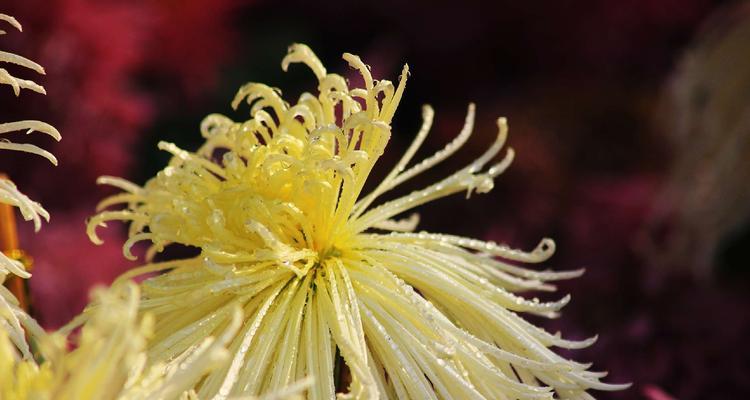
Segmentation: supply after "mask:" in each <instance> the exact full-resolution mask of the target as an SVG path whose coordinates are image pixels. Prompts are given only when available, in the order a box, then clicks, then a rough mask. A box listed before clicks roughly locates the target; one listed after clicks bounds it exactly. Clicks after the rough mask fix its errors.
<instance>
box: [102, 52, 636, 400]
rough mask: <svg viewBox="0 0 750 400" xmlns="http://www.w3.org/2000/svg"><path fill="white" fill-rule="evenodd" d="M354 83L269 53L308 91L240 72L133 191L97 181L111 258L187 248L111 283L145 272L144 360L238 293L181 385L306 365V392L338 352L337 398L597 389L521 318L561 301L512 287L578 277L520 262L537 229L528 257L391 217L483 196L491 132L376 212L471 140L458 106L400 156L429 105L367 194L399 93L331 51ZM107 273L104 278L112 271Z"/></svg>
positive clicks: (323, 380) (206, 326)
mask: <svg viewBox="0 0 750 400" xmlns="http://www.w3.org/2000/svg"><path fill="white" fill-rule="evenodd" d="M343 58H344V60H346V61H347V62H348V63H349V65H350V66H352V67H353V68H355V69H356V70H358V71H359V73H360V74H361V75H362V78H363V80H364V88H353V89H350V88H349V87H348V85H347V82H346V80H345V79H344V78H343V77H341V76H339V75H336V74H329V73H327V71H326V69H325V68H324V67H323V65H322V64H321V62H320V61H319V60H318V58H317V57H316V56H315V55H314V54H313V53H312V51H311V50H310V49H309V48H308V47H306V46H304V45H299V44H298V45H293V46H292V47H291V48H290V50H289V53H288V54H287V56H286V57H285V58H284V60H283V61H282V68H283V69H284V70H286V69H287V67H288V66H289V65H290V64H292V63H304V64H306V65H307V66H308V67H309V68H310V69H311V70H312V72H313V73H314V74H315V76H316V77H317V79H318V94H317V95H315V94H311V93H304V94H302V95H301V96H300V98H299V100H298V102H297V103H296V104H295V105H290V104H287V103H286V102H284V100H282V98H281V96H280V93H279V91H278V90H276V89H273V88H271V87H269V86H266V85H263V84H259V83H250V84H247V85H245V86H243V87H242V88H241V89H240V90H239V92H238V93H237V96H236V97H235V99H234V101H233V102H232V106H233V107H234V108H237V107H238V106H239V105H240V103H241V102H243V101H246V102H247V103H248V104H249V105H250V119H249V120H247V121H244V122H235V121H232V120H231V119H229V118H227V117H225V116H222V115H210V116H208V117H207V118H206V119H205V120H204V121H203V123H202V125H201V132H202V135H203V137H204V138H205V139H206V141H205V144H203V145H202V146H201V147H200V148H199V149H198V150H197V151H196V152H189V151H185V150H182V149H179V148H177V147H176V146H175V145H173V144H171V143H164V142H162V143H160V144H159V147H160V148H161V149H163V150H166V151H168V152H170V153H172V154H173V158H172V159H171V161H170V163H169V165H168V166H167V167H166V168H165V169H164V170H162V171H161V172H159V173H158V174H157V176H156V177H155V178H153V179H151V180H149V181H148V182H147V183H146V184H145V185H144V186H143V187H139V186H137V185H135V184H132V183H130V182H127V181H125V180H122V179H119V178H112V177H103V178H101V179H100V183H104V184H110V185H114V186H117V187H119V188H121V189H123V191H124V192H123V193H121V194H117V195H114V196H112V197H110V198H107V199H105V200H104V201H102V203H101V204H100V208H101V210H104V209H106V208H108V207H110V206H113V205H117V204H124V205H126V208H125V209H122V210H119V211H101V212H100V213H99V214H97V215H96V216H95V217H93V218H92V219H91V220H90V221H89V225H88V228H89V235H90V236H91V239H92V240H93V241H94V242H97V243H98V242H100V240H99V239H98V238H97V236H96V232H95V230H96V227H97V226H100V225H104V224H105V223H106V222H107V221H112V220H125V221H130V232H129V233H130V239H129V240H128V241H127V242H126V244H125V246H124V253H125V255H126V256H127V257H131V258H132V254H131V252H130V249H131V247H132V246H133V244H134V243H135V242H137V241H142V240H148V241H151V242H152V246H151V247H150V249H149V251H148V252H147V256H149V257H150V256H152V255H153V254H155V253H156V252H158V251H160V250H162V249H163V248H164V246H166V245H168V244H171V243H179V244H182V245H189V246H194V247H197V248H199V249H200V250H201V252H200V255H199V256H197V257H195V258H190V259H181V260H175V261H168V262H161V263H150V264H147V265H144V266H142V267H140V268H137V269H134V270H132V271H129V272H128V273H126V274H125V275H123V276H122V277H121V278H120V282H122V281H124V280H127V279H128V278H131V277H134V276H138V275H142V274H146V273H153V272H161V274H159V275H157V276H154V277H151V278H149V279H147V280H145V281H144V282H143V284H142V286H143V297H144V299H143V302H142V303H141V310H142V311H144V312H149V313H151V314H153V316H154V318H155V320H154V321H155V322H154V332H155V333H154V339H153V341H152V342H151V343H150V345H149V358H150V359H152V360H154V361H156V362H161V361H165V360H171V359H173V358H175V357H180V356H181V355H182V354H184V353H185V352H186V351H189V350H190V349H191V348H192V347H193V346H194V345H195V343H197V342H199V341H200V340H202V339H203V338H204V337H206V336H209V335H213V334H214V332H216V331H217V330H220V329H222V327H223V326H225V325H226V324H227V323H228V321H229V319H230V317H231V310H232V307H234V306H235V305H236V304H239V305H240V307H241V308H242V310H243V314H244V315H245V323H244V325H243V326H242V328H241V329H240V331H239V333H238V334H237V336H236V337H234V339H233V340H232V342H231V343H230V345H229V350H230V352H231V354H232V360H231V362H230V363H229V364H228V365H227V366H226V367H224V368H222V369H219V370H216V371H213V372H211V373H210V374H209V375H208V376H207V377H206V378H205V379H204V380H203V381H202V382H201V383H200V385H199V386H198V387H197V388H196V391H197V393H198V395H199V396H201V397H207V398H208V397H212V398H217V399H221V398H226V397H228V396H237V395H247V394H261V393H265V392H268V391H272V390H276V389H278V388H282V387H284V386H286V385H288V384H289V383H291V382H294V381H296V380H299V379H301V378H303V377H305V376H313V377H314V378H315V385H314V387H313V388H311V390H310V391H309V392H308V396H309V398H312V399H331V398H334V397H335V396H336V391H337V385H338V386H341V382H337V378H338V373H337V367H336V365H337V362H336V360H337V359H338V358H339V357H340V358H342V359H343V360H344V362H345V363H346V366H348V368H349V370H350V372H351V382H348V383H349V384H348V390H347V393H345V394H339V396H342V397H346V398H349V397H351V398H357V399H375V398H400V399H408V398H416V399H437V398H461V399H468V398H472V399H483V398H487V399H502V398H519V399H520V398H523V399H527V398H533V399H541V398H543V399H548V398H553V397H554V396H558V397H560V398H590V395H588V394H587V393H586V390H587V389H590V388H593V389H600V390H613V389H619V388H622V387H624V386H622V385H610V384H605V383H601V382H600V381H599V378H600V377H602V376H603V375H604V374H603V373H598V372H590V371H587V368H588V365H584V364H579V363H576V362H573V361H569V360H567V359H565V358H563V357H560V356H558V355H557V354H555V353H554V352H553V351H552V350H551V349H550V348H551V347H561V348H580V347H584V346H587V345H589V344H591V343H593V339H591V340H584V341H569V340H565V339H562V338H561V337H560V336H559V335H555V334H550V333H548V332H545V331H544V330H542V329H540V328H538V327H536V326H534V325H532V324H530V323H529V322H527V321H525V320H524V319H523V318H522V317H521V315H520V314H521V313H529V314H534V315H541V316H548V317H552V316H555V315H556V314H557V312H558V310H559V309H560V308H561V307H563V306H564V305H565V304H566V303H567V301H568V297H565V298H563V299H562V300H560V301H555V302H550V303H543V302H539V301H538V300H527V299H525V298H523V297H521V296H519V295H518V294H517V292H522V291H529V290H552V289H553V288H554V286H552V285H551V284H550V283H549V282H550V281H554V280H558V279H565V278H570V277H575V276H578V275H579V274H580V273H581V271H573V272H550V271H542V272H539V271H535V270H531V269H527V268H524V267H521V266H518V265H517V264H518V263H538V262H541V261H544V260H545V259H547V258H548V257H549V256H550V255H551V254H552V252H553V251H554V243H553V242H552V241H551V240H548V239H545V240H543V241H542V242H541V243H540V245H539V246H538V247H537V248H536V249H534V250H533V251H531V252H523V251H519V250H514V249H510V248H508V247H506V246H502V245H497V244H494V243H491V242H483V241H480V240H475V239H469V238H463V237H457V236H452V235H444V234H434V233H426V232H422V233H413V231H414V230H415V228H416V224H417V218H416V217H414V216H413V217H411V218H407V219H401V220H396V219H394V218H396V217H398V216H399V215H402V214H404V213H406V212H408V211H410V210H411V209H413V208H415V207H417V206H419V205H421V204H424V203H426V202H429V201H432V200H435V199H438V198H440V197H443V196H447V195H450V194H454V193H459V192H466V193H467V194H470V193H472V192H473V191H476V192H479V193H484V192H487V191H489V190H490V189H492V187H493V178H495V177H497V176H498V175H499V174H500V173H502V172H503V171H504V170H505V169H506V167H508V165H509V164H510V162H511V160H512V158H513V152H512V150H508V151H507V152H506V153H505V156H504V158H502V159H501V160H500V161H499V162H497V163H494V164H491V161H492V160H493V159H494V158H495V156H496V155H497V154H498V153H499V152H500V151H501V149H502V147H503V144H504V141H505V138H506V134H507V125H506V122H505V119H503V118H501V119H499V120H498V127H499V133H498V135H497V140H496V141H495V142H494V143H493V144H492V145H491V146H490V147H489V149H488V150H487V151H486V152H485V153H484V154H482V155H481V156H480V157H479V158H477V159H476V160H475V161H474V162H472V163H471V164H470V165H468V166H466V167H465V168H463V169H461V170H459V171H457V172H456V173H454V174H452V175H450V176H449V177H447V178H445V179H443V180H441V181H439V182H437V183H435V184H433V185H430V186H428V187H426V188H424V189H421V190H417V191H414V192H412V193H411V194H409V195H407V196H405V197H401V198H397V199H395V200H392V201H387V202H384V203H382V204H380V205H377V206H374V207H373V206H372V205H373V204H376V202H377V200H378V199H379V197H380V196H381V195H383V194H384V193H386V192H388V191H390V190H391V189H393V188H394V187H396V186H398V185H400V184H402V183H404V182H406V181H408V180H409V179H411V178H413V177H415V176H417V175H419V174H420V173H422V172H424V171H425V170H427V169H428V168H430V167H432V166H434V165H435V164H438V163H439V162H441V161H443V160H445V159H446V158H448V157H449V156H450V155H452V154H453V153H454V152H455V151H456V150H458V149H459V148H460V147H461V146H462V145H463V144H464V143H465V142H466V140H467V139H468V138H469V136H470V134H471V132H472V128H473V122H474V108H473V106H470V107H469V112H468V116H467V118H466V123H465V126H464V128H463V129H462V131H461V132H460V134H459V135H458V136H457V138H456V139H455V140H453V141H452V142H451V143H449V144H448V145H447V146H446V147H445V148H444V149H443V150H441V151H439V152H437V153H436V154H435V155H433V156H431V157H429V158H427V159H425V160H423V161H421V162H419V163H416V164H415V165H414V166H412V167H408V165H409V164H410V162H411V160H412V157H413V156H414V154H415V153H416V151H417V149H418V148H419V147H420V145H421V144H422V142H423V141H424V140H425V137H426V136H427V133H428V131H429V129H430V125H431V122H432V117H433V112H432V109H430V108H429V107H425V109H424V123H423V126H422V127H421V129H420V131H419V133H418V134H417V137H416V139H415V140H414V142H413V144H412V145H411V146H410V147H409V148H408V150H407V151H406V153H405V154H404V155H403V157H402V158H401V160H400V161H399V162H398V164H397V165H396V167H395V168H394V169H393V170H392V171H391V172H390V173H389V174H388V175H387V176H386V178H385V179H384V180H383V181H382V182H380V184H379V185H378V186H377V187H376V188H375V189H374V191H372V192H371V193H369V194H367V195H363V194H362V190H363V187H364V184H365V180H366V179H367V176H368V175H369V173H370V171H371V170H372V168H373V167H374V165H375V163H376V162H377V160H378V158H379V157H380V156H381V155H382V154H383V151H384V149H385V147H386V144H387V143H388V140H389V138H390V135H391V126H390V123H391V119H392V117H393V115H394V112H395V111H396V107H397V106H398V103H399V100H400V99H401V95H402V93H403V91H404V87H405V84H406V79H407V75H408V67H406V66H405V67H404V70H403V73H402V75H401V77H400V79H399V82H398V84H396V85H394V84H393V83H391V82H389V81H387V80H380V81H376V80H374V79H373V78H372V77H371V75H370V71H369V68H368V67H367V66H366V65H365V64H364V63H363V62H362V61H361V60H360V59H359V57H357V56H354V55H352V54H344V56H343ZM115 284H118V283H115Z"/></svg>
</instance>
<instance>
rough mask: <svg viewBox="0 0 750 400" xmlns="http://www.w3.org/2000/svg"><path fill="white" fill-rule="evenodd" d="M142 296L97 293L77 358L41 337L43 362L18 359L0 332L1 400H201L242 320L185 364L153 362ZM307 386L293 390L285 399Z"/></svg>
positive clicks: (130, 291)
mask: <svg viewBox="0 0 750 400" xmlns="http://www.w3.org/2000/svg"><path fill="white" fill-rule="evenodd" d="M139 301H140V293H139V290H138V287H137V286H136V285H135V284H133V283H126V284H124V285H121V286H119V287H118V288H115V289H111V290H98V291H97V292H96V293H95V302H94V304H96V305H94V306H92V308H90V309H89V313H90V318H89V320H88V322H87V323H86V324H85V325H84V326H83V328H82V330H81V332H80V335H79V337H78V339H77V345H76V347H75V349H73V350H72V351H68V350H67V340H66V337H65V336H63V335H60V334H52V335H50V336H43V337H41V338H40V339H39V342H38V344H39V346H40V350H41V353H42V354H43V357H44V358H45V360H44V362H43V363H42V364H41V365H38V364H37V363H36V362H35V361H34V360H28V359H27V360H24V359H22V358H20V356H19V354H18V353H17V351H16V350H15V349H14V347H13V346H12V345H11V343H10V342H9V340H8V336H7V334H6V332H5V331H4V330H0V371H2V373H0V399H4V400H22V399H39V400H47V399H49V400H109V399H123V400H135V399H139V400H140V399H142V400H146V399H148V400H152V399H153V400H159V399H178V398H182V399H188V398H189V399H195V398H197V396H196V395H195V393H194V392H193V391H192V388H193V387H194V386H195V385H196V384H197V382H199V381H200V379H201V378H202V377H203V375H205V374H206V373H207V372H208V371H210V370H212V369H215V368H217V367H220V366H222V365H223V364H225V363H226V362H227V361H228V360H229V353H228V352H227V350H226V349H225V347H224V346H226V344H227V343H228V342H229V340H230V338H232V337H233V336H234V335H235V334H236V333H237V331H238V329H239V327H240V324H241V320H242V313H241V312H240V311H239V309H234V311H232V314H231V317H230V319H229V324H228V326H227V327H226V328H225V329H224V331H223V332H222V333H221V334H220V335H219V336H218V337H215V338H214V337H208V338H205V339H203V340H201V341H200V342H197V343H195V344H194V346H192V347H191V348H190V349H189V350H188V351H187V352H185V353H183V354H181V355H180V357H178V358H175V359H173V360H170V361H168V362H163V363H149V362H148V359H147V355H146V351H145V350H146V343H147V341H148V338H149V337H150V336H151V330H152V326H153V320H152V318H151V317H150V316H149V315H148V314H147V315H145V316H139V315H138V303H139ZM307 384H309V382H301V384H298V385H297V386H295V387H292V388H291V389H292V390H291V391H290V390H289V388H288V389H287V391H286V392H285V394H286V395H292V394H295V393H294V392H295V391H296V392H299V391H301V390H303V389H304V387H305V385H307Z"/></svg>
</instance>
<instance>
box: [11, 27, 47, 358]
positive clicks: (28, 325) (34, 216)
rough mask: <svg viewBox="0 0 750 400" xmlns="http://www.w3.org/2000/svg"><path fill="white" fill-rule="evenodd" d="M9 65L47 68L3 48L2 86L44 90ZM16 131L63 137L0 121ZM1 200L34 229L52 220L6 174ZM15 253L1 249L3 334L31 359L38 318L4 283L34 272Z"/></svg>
mask: <svg viewBox="0 0 750 400" xmlns="http://www.w3.org/2000/svg"><path fill="white" fill-rule="evenodd" d="M0 23H6V24H8V25H10V26H11V27H12V28H14V29H17V30H19V31H20V30H21V24H20V23H18V21H16V19H15V18H13V17H11V16H9V15H5V14H0ZM5 33H6V32H5V31H4V30H2V29H0V35H3V34H5ZM8 65H15V66H17V67H21V68H26V69H29V70H32V71H34V72H36V73H38V74H44V68H42V66H41V65H39V64H37V63H35V62H34V61H31V60H29V59H28V58H25V57H22V56H19V55H17V54H14V53H9V52H5V51H0V86H2V85H7V86H10V87H11V88H12V89H13V93H15V95H16V96H18V95H19V94H20V92H21V89H27V90H31V91H34V92H37V93H41V94H45V91H44V88H43V87H42V86H40V85H39V84H37V83H35V82H34V81H31V80H26V79H21V78H17V77H15V76H13V75H12V74H11V73H10V72H9V71H8V70H7V69H6V67H7V66H8ZM15 131H26V133H27V134H30V133H33V132H34V131H38V132H41V133H45V134H47V135H49V136H51V137H52V138H54V139H55V140H60V133H59V132H58V131H57V129H55V128H54V127H53V126H51V125H49V124H46V123H44V122H41V121H35V120H25V121H14V122H5V123H0V135H3V134H6V133H9V132H15ZM0 150H14V151H22V152H27V153H31V154H36V155H39V156H42V157H44V158H46V159H47V160H49V161H50V162H51V163H52V164H54V165H57V159H56V158H55V156H54V155H52V154H51V153H50V152H48V151H46V150H44V149H42V148H40V147H38V146H35V145H33V144H28V143H14V142H11V141H8V140H0ZM0 203H3V204H8V205H10V206H12V207H17V208H18V210H19V211H20V212H21V216H22V217H23V218H24V219H25V220H27V221H33V223H34V229H35V230H37V231H38V230H39V229H40V228H41V224H42V219H45V220H49V213H47V211H46V210H45V209H44V208H42V206H41V205H40V204H39V203H37V202H35V201H33V200H31V199H30V198H29V197H28V196H26V195H25V194H23V193H21V191H20V190H18V188H17V187H16V185H15V184H14V183H13V182H12V181H10V180H9V179H7V178H6V177H3V176H0ZM11 250H17V249H11ZM15 253H16V254H14V252H13V251H11V252H8V254H6V253H4V252H2V251H0V331H2V332H3V335H5V336H6V337H7V338H9V339H10V340H11V341H12V342H13V343H14V344H15V345H16V347H17V348H18V349H19V350H20V351H21V353H22V354H23V356H24V357H25V358H26V359H30V358H31V352H30V350H29V345H28V343H27V342H26V337H25V335H26V332H25V331H24V328H25V329H26V330H28V331H29V332H30V333H31V334H34V335H37V334H39V333H40V332H41V331H42V330H41V328H40V327H39V326H38V325H37V324H36V322H35V321H34V320H33V319H31V318H30V317H29V316H28V315H27V314H26V312H25V311H24V310H23V309H21V307H20V306H19V303H18V300H17V299H16V297H15V296H14V295H13V293H11V292H10V291H9V290H7V289H6V288H5V287H4V286H2V283H3V282H5V280H6V277H8V276H9V275H14V276H16V277H19V278H23V279H26V278H29V277H30V276H31V274H30V273H29V272H28V271H26V267H25V265H24V264H23V263H22V262H21V261H20V260H19V259H18V258H19V254H20V253H19V252H18V251H16V252H15Z"/></svg>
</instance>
